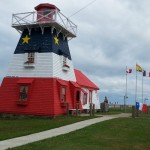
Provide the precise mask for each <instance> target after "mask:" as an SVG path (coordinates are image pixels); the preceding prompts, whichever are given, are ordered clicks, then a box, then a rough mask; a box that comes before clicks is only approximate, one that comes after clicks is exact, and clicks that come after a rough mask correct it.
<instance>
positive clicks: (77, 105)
mask: <svg viewBox="0 0 150 150" xmlns="http://www.w3.org/2000/svg"><path fill="white" fill-rule="evenodd" d="M78 107H79V104H78V103H76V116H78V109H79V108H78Z"/></svg>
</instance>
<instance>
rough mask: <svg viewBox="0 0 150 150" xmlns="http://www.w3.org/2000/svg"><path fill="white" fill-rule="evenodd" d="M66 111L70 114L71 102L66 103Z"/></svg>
mask: <svg viewBox="0 0 150 150" xmlns="http://www.w3.org/2000/svg"><path fill="white" fill-rule="evenodd" d="M66 112H67V115H69V103H66Z"/></svg>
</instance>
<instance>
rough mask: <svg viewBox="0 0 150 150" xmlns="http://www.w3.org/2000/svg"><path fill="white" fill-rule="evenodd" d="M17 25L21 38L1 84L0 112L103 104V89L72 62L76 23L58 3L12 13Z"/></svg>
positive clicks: (52, 112) (58, 111)
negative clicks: (72, 40)
mask: <svg viewBox="0 0 150 150" xmlns="http://www.w3.org/2000/svg"><path fill="white" fill-rule="evenodd" d="M12 27H13V28H15V29H16V30H17V31H18V32H19V33H20V34H21V37H20V39H19V42H18V44H17V46H16V49H15V51H14V54H13V58H12V61H11V64H10V67H9V69H8V73H7V75H6V77H5V78H4V79H3V82H2V85H1V87H0V102H1V105H0V113H14V114H32V115H46V116H57V115H62V114H66V113H67V111H69V110H73V109H75V108H76V107H78V109H80V110H83V109H89V104H90V103H95V104H96V106H97V107H99V98H98V93H97V90H99V88H98V87H97V86H96V85H95V84H94V83H93V82H92V81H91V80H89V79H88V78H87V77H86V76H85V75H84V74H83V73H82V72H80V71H79V70H75V69H74V67H73V63H72V58H71V54H70V50H69V46H68V41H69V40H70V39H72V38H74V37H76V30H77V26H76V25H75V24H74V23H73V22H72V21H70V20H69V19H68V18H66V17H65V16H64V15H63V14H62V13H61V12H60V10H59V9H58V8H57V7H56V6H55V5H52V4H47V3H44V4H40V5H38V6H36V7H35V12H28V13H20V14H13V18H12Z"/></svg>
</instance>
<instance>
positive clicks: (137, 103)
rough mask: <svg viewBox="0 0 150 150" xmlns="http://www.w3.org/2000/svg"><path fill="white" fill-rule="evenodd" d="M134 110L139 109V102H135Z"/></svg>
mask: <svg viewBox="0 0 150 150" xmlns="http://www.w3.org/2000/svg"><path fill="white" fill-rule="evenodd" d="M135 107H136V110H139V107H140V103H139V102H136V106H135Z"/></svg>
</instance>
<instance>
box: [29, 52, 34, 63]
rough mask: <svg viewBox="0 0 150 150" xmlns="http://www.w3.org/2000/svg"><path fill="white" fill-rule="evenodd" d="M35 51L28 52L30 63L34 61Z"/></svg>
mask: <svg viewBox="0 0 150 150" xmlns="http://www.w3.org/2000/svg"><path fill="white" fill-rule="evenodd" d="M34 58H35V53H28V63H34Z"/></svg>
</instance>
